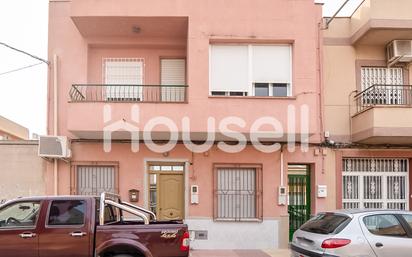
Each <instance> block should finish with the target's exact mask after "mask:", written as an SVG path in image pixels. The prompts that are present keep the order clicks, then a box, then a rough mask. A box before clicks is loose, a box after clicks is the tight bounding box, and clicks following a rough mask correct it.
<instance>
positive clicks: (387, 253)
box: [291, 210, 412, 257]
mask: <svg viewBox="0 0 412 257" xmlns="http://www.w3.org/2000/svg"><path fill="white" fill-rule="evenodd" d="M291 249H292V257H302V256H304V257H306V256H308V257H312V256H313V257H337V256H339V257H355V256H356V257H394V256H396V257H410V256H412V212H406V211H396V210H342V211H336V212H325V213H320V214H318V215H317V216H316V217H314V218H312V219H310V220H309V221H308V222H306V223H305V224H304V225H302V226H301V227H300V229H299V230H297V231H296V232H295V233H294V235H293V240H292V243H291Z"/></svg>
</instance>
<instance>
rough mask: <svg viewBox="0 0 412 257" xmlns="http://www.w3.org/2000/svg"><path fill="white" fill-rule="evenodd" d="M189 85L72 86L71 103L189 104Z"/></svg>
mask: <svg viewBox="0 0 412 257" xmlns="http://www.w3.org/2000/svg"><path fill="white" fill-rule="evenodd" d="M187 89H188V86H187V85H167V86H165V85H97V84H87V85H72V87H71V89H70V92H69V96H70V101H71V102H125V103H130V102H132V103H135V102H136V103H187Z"/></svg>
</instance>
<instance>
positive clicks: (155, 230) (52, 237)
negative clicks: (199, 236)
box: [0, 193, 189, 257]
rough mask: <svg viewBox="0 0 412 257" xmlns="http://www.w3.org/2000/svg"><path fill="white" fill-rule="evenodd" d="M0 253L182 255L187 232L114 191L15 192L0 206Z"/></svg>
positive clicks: (12, 256)
mask: <svg viewBox="0 0 412 257" xmlns="http://www.w3.org/2000/svg"><path fill="white" fill-rule="evenodd" d="M124 213H129V214H131V215H133V217H134V219H132V220H130V219H125V215H124ZM0 256H2V257H21V256H24V257H69V256H70V257H72V256H76V257H92V256H94V257H171V256H173V257H187V256H189V233H188V228H187V225H185V224H183V222H182V221H157V220H156V215H155V214H154V213H152V212H150V211H148V210H145V209H143V208H140V207H136V206H134V205H132V204H129V203H127V202H122V201H121V199H120V197H119V196H117V195H114V194H109V193H103V194H102V195H101V196H100V198H98V197H88V196H55V197H54V196H53V197H31V198H19V199H16V200H12V201H9V202H7V203H5V204H3V205H1V206H0Z"/></svg>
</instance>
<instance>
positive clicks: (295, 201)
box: [288, 164, 311, 241]
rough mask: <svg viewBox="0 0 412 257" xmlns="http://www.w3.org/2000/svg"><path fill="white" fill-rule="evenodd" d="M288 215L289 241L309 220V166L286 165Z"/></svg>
mask: <svg viewBox="0 0 412 257" xmlns="http://www.w3.org/2000/svg"><path fill="white" fill-rule="evenodd" d="M288 192H289V198H288V213H289V240H290V241H291V240H292V237H293V233H295V231H296V230H298V229H299V228H300V226H302V225H303V224H304V223H305V222H306V221H308V220H309V219H310V214H311V209H310V204H311V202H310V195H311V188H310V166H309V165H303V164H302V165H301V164H289V165H288Z"/></svg>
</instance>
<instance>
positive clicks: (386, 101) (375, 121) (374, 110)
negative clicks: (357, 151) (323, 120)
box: [351, 85, 412, 145]
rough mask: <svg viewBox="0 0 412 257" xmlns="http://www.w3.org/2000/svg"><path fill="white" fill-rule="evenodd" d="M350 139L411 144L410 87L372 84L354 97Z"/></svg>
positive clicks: (359, 141) (411, 106)
mask: <svg viewBox="0 0 412 257" xmlns="http://www.w3.org/2000/svg"><path fill="white" fill-rule="evenodd" d="M355 102H356V110H357V113H356V114H355V115H353V116H352V125H351V127H352V140H353V141H354V142H358V143H366V144H399V145H402V144H411V143H412V86H410V85H373V86H371V87H369V88H367V89H365V90H364V91H362V92H360V93H358V94H357V95H355Z"/></svg>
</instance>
